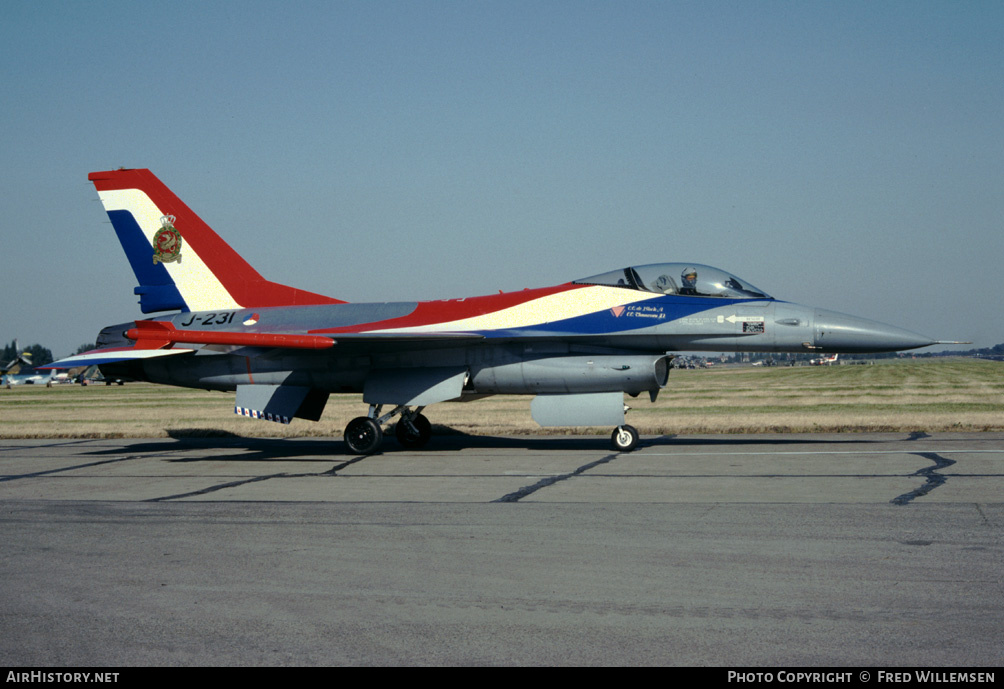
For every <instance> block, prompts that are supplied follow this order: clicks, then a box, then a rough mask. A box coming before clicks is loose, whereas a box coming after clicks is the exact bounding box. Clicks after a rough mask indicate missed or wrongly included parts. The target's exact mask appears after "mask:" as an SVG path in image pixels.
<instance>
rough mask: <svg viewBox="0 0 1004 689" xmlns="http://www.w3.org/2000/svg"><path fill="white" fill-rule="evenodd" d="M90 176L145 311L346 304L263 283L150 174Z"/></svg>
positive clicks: (131, 172)
mask: <svg viewBox="0 0 1004 689" xmlns="http://www.w3.org/2000/svg"><path fill="white" fill-rule="evenodd" d="M87 178H88V179H89V180H90V181H92V182H94V187H95V188H96V189H97V191H98V196H99V197H100V198H101V203H103V204H104V207H105V210H106V211H107V212H108V217H109V218H111V221H112V226H113V227H114V228H115V233H116V234H117V235H118V238H119V242H120V243H121V244H122V248H123V249H124V250H125V253H126V256H127V257H128V258H129V264H130V265H131V266H132V270H133V273H135V274H136V280H137V281H138V282H139V286H138V287H137V288H136V289H135V290H134V291H135V293H136V294H138V295H139V297H140V301H139V303H140V309H141V310H142V311H143V313H151V312H154V311H169V310H172V309H181V310H182V311H215V310H220V309H239V308H259V307H265V306H291V305H305V304H341V303H344V302H342V301H341V300H339V299H333V298H331V297H325V296H323V295H320V294H314V293H313V292H307V291H304V290H300V289H296V288H295V287H288V286H286V285H280V284H278V283H275V282H270V281H268V280H266V279H265V278H263V277H262V276H261V275H259V274H258V271H256V270H255V269H254V268H252V267H251V265H250V264H248V262H247V261H245V260H244V259H243V258H241V257H240V255H239V254H238V253H237V252H236V251H234V250H233V249H232V248H230V246H229V245H228V244H227V243H226V242H224V241H223V240H222V239H220V236H219V235H217V234H216V233H215V232H213V230H212V229H211V228H210V227H209V226H208V225H207V224H206V223H204V222H202V219H201V218H199V216H197V215H196V214H195V213H193V212H192V210H191V209H190V208H189V207H188V206H186V205H185V204H184V203H183V202H182V201H181V199H179V198H178V197H177V196H175V195H174V194H173V193H172V192H171V190H170V189H168V188H167V186H165V185H164V183H163V182H161V181H160V180H159V179H157V177H156V176H154V174H153V173H152V172H150V171H149V170H110V171H108V172H92V173H91V174H90V175H88V176H87Z"/></svg>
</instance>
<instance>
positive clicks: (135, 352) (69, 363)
mask: <svg viewBox="0 0 1004 689" xmlns="http://www.w3.org/2000/svg"><path fill="white" fill-rule="evenodd" d="M194 351H195V350H194V349H138V348H136V347H106V348H105V349H92V350H91V351H89V352H84V353H82V354H75V355H74V356H70V357H67V358H65V359H60V360H59V361H54V362H52V363H51V364H46V365H45V366H36V368H45V369H49V368H56V369H65V368H77V367H78V366H97V365H99V364H115V363H119V362H122V361H139V360H143V359H154V358H156V357H162V356H174V355H177V354H190V353H191V352H194Z"/></svg>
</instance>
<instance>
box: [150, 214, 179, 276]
mask: <svg viewBox="0 0 1004 689" xmlns="http://www.w3.org/2000/svg"><path fill="white" fill-rule="evenodd" d="M174 220H175V218H174V216H173V215H165V216H163V217H161V219H160V229H159V230H157V231H156V232H155V233H154V235H153V262H154V263H155V264H156V263H171V262H172V261H177V262H178V263H181V233H180V232H178V230H177V229H176V228H175V227H174Z"/></svg>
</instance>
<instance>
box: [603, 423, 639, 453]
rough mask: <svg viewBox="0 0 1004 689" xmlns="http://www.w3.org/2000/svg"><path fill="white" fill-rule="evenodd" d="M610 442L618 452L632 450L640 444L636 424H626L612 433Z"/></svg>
mask: <svg viewBox="0 0 1004 689" xmlns="http://www.w3.org/2000/svg"><path fill="white" fill-rule="evenodd" d="M610 442H611V444H613V446H614V449H615V450H617V451H618V452H630V451H631V450H633V449H635V447H637V446H638V431H637V429H635V427H634V426H628V425H627V424H624V425H623V426H620V427H619V428H615V429H614V432H613V433H611V434H610Z"/></svg>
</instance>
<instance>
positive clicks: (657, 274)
mask: <svg viewBox="0 0 1004 689" xmlns="http://www.w3.org/2000/svg"><path fill="white" fill-rule="evenodd" d="M573 282H574V283H575V284H577V285H609V286H611V287H623V288H624V289H636V290H639V291H641V292H655V293H656V294H680V295H683V296H694V297H723V298H728V299H773V297H771V296H770V295H769V294H767V293H766V292H764V291H763V290H761V289H760V288H759V287H754V286H753V285H751V284H750V283H748V282H746V281H745V280H740V279H739V278H737V277H736V276H735V275H732V274H730V273H726V272H725V271H724V270H719V269H718V268H712V267H711V266H705V265H701V264H700V263H650V264H648V265H644V266H631V267H629V268H622V269H620V270H612V271H610V272H609V273H600V274H599V275H593V276H592V277H588V278H582V279H581V280H574V281H573Z"/></svg>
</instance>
